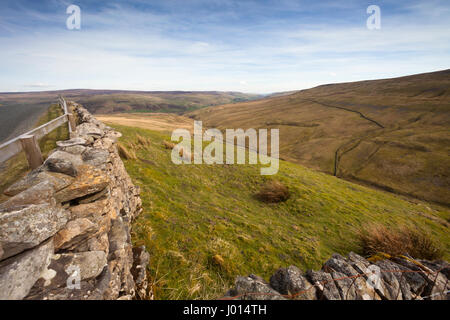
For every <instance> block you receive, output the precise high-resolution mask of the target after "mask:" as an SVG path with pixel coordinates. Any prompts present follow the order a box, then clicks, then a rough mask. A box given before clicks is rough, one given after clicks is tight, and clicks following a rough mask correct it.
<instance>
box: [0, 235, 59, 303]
mask: <svg viewBox="0 0 450 320" xmlns="http://www.w3.org/2000/svg"><path fill="white" fill-rule="evenodd" d="M52 254H53V241H52V239H50V240H48V241H46V242H44V243H42V244H41V245H39V246H38V247H36V248H33V249H31V250H28V251H26V252H23V253H21V254H19V255H16V256H14V257H11V258H9V259H7V260H4V261H2V262H0V300H20V299H23V298H24V297H25V296H26V295H27V294H28V292H29V291H30V289H31V288H32V287H33V285H34V283H35V282H36V281H37V279H39V277H40V275H41V273H42V271H43V270H44V269H45V268H46V267H47V265H48V264H49V263H50V258H51V256H52Z"/></svg>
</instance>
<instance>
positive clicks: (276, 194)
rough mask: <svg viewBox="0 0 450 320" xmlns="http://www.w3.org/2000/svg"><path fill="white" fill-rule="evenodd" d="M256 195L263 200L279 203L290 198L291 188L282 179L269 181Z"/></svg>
mask: <svg viewBox="0 0 450 320" xmlns="http://www.w3.org/2000/svg"><path fill="white" fill-rule="evenodd" d="M256 197H257V198H258V199H259V200H260V201H263V202H269V203H277V202H283V201H286V200H287V199H289V197H290V193H289V189H288V188H287V187H286V186H285V185H284V184H283V183H281V182H280V181H276V180H274V181H269V182H267V183H266V184H265V185H264V186H263V187H262V188H261V191H259V193H258V194H256Z"/></svg>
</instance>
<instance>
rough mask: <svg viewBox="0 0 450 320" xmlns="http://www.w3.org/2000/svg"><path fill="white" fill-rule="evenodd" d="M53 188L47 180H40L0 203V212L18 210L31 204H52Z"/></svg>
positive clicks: (53, 202)
mask: <svg viewBox="0 0 450 320" xmlns="http://www.w3.org/2000/svg"><path fill="white" fill-rule="evenodd" d="M54 193H55V190H54V189H53V185H52V184H51V183H50V182H49V181H44V182H41V183H39V184H37V185H35V186H33V187H31V188H30V189H27V190H25V191H23V192H21V193H19V194H17V195H15V196H14V197H12V198H10V199H8V200H7V201H5V202H3V203H2V204H0V212H11V211H14V210H20V209H23V208H24V207H27V206H29V205H31V204H45V203H48V204H53V205H56V201H55V200H54V198H53V195H54Z"/></svg>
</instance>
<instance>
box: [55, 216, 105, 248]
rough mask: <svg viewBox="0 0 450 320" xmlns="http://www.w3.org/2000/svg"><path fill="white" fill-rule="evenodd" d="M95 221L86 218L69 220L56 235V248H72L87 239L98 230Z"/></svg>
mask: <svg viewBox="0 0 450 320" xmlns="http://www.w3.org/2000/svg"><path fill="white" fill-rule="evenodd" d="M96 230H97V228H96V225H95V224H94V223H92V222H91V221H89V220H88V219H86V218H80V219H76V220H72V221H69V222H68V223H67V225H66V226H65V227H64V228H63V229H61V230H60V231H59V232H58V233H57V234H56V235H55V249H56V250H59V249H70V248H72V249H73V248H74V247H76V246H77V245H78V244H80V242H82V241H84V240H86V239H87V238H88V237H89V236H91V235H92V234H94V233H95V232H96Z"/></svg>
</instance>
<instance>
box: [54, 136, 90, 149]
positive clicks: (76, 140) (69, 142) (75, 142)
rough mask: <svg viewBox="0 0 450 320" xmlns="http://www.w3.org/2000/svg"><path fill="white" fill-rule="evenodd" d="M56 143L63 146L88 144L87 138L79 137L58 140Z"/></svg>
mask: <svg viewBox="0 0 450 320" xmlns="http://www.w3.org/2000/svg"><path fill="white" fill-rule="evenodd" d="M56 145H57V146H58V147H61V148H67V147H73V146H80V145H81V146H85V145H87V141H86V139H83V138H80V137H77V138H73V139H69V140H65V141H57V142H56Z"/></svg>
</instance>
